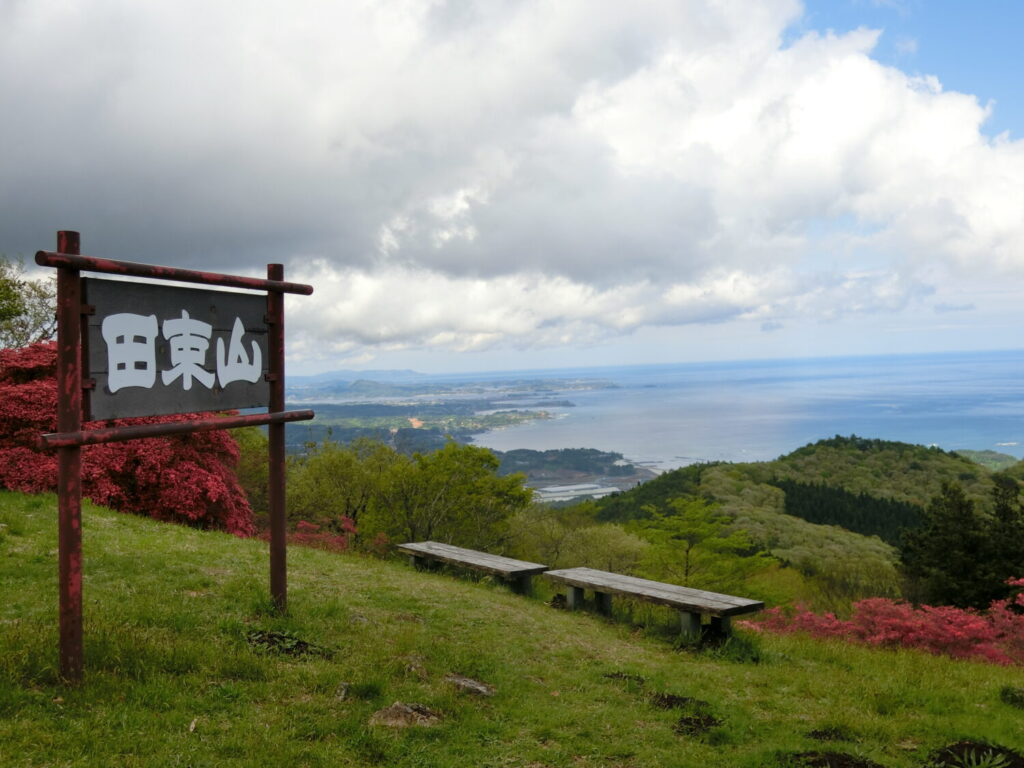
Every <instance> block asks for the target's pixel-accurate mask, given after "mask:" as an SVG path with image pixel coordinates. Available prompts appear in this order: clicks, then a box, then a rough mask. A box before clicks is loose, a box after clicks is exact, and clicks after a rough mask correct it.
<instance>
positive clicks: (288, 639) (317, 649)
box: [245, 629, 334, 659]
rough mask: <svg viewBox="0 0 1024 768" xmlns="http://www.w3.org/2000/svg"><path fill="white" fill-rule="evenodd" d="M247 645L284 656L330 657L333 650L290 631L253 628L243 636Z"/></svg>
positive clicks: (257, 649)
mask: <svg viewBox="0 0 1024 768" xmlns="http://www.w3.org/2000/svg"><path fill="white" fill-rule="evenodd" d="M245 639H246V642H248V643H249V647H250V648H252V649H253V650H256V651H262V652H264V653H279V654H282V655H284V656H296V657H299V656H320V657H322V658H325V659H329V658H331V656H333V655H334V654H333V652H332V651H330V650H329V649H327V648H324V647H323V646H320V645H316V644H315V643H310V642H307V641H305V640H301V639H299V638H298V637H296V636H295V635H293V634H291V633H290V632H270V631H267V630H263V629H254V630H252V631H251V632H249V633H247V634H246V636H245Z"/></svg>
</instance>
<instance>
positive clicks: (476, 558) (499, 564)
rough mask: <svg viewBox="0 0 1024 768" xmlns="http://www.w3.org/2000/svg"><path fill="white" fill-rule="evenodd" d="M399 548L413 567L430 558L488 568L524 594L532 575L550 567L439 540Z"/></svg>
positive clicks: (403, 545) (424, 563)
mask: <svg viewBox="0 0 1024 768" xmlns="http://www.w3.org/2000/svg"><path fill="white" fill-rule="evenodd" d="M397 548H398V551H399V552H403V553H405V554H407V555H409V562H410V563H412V565H413V567H414V568H423V567H425V566H426V565H427V563H428V562H429V561H438V562H441V563H448V564H449V565H459V566H462V567H464V568H472V569H474V570H477V571H486V572H487V573H493V574H495V575H496V576H499V577H501V578H502V579H504V580H505V581H507V582H508V583H509V586H511V587H512V591H513V592H518V593H520V594H524V593H526V592H529V591H530V577H531V576H533V575H534V574H538V573H543V572H544V571H546V570H547V569H548V567H547V566H546V565H541V564H540V563H528V562H526V561H525V560H513V559H512V558H511V557H501V556H500V555H492V554H489V553H487V552H478V551H477V550H475V549H465V548H463V547H454V546H452V545H451V544H441V543H440V542H437V541H419V542H410V543H407V544H399V545H398V547H397Z"/></svg>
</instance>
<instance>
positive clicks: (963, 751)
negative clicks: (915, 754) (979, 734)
mask: <svg viewBox="0 0 1024 768" xmlns="http://www.w3.org/2000/svg"><path fill="white" fill-rule="evenodd" d="M983 761H987V762H983ZM966 765H991V766H993V768H1024V755H1022V754H1021V753H1020V752H1016V751H1014V750H1012V749H1010V748H1009V747H1000V746H999V745H997V744H987V743H985V742H983V741H958V742H955V743H953V744H947V745H946V746H944V747H942V748H941V749H937V750H935V751H934V752H932V753H931V754H930V755H928V766H929V768H944V767H945V766H955V768H961V767H962V766H966Z"/></svg>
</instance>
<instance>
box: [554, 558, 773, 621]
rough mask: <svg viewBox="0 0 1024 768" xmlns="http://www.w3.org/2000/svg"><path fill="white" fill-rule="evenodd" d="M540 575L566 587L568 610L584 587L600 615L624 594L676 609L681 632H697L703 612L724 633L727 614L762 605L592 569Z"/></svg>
mask: <svg viewBox="0 0 1024 768" xmlns="http://www.w3.org/2000/svg"><path fill="white" fill-rule="evenodd" d="M544 577H545V578H547V579H551V580H552V581H556V582H561V583H563V584H566V585H568V586H569V590H568V594H567V595H566V600H567V602H568V605H569V608H571V609H572V608H578V607H580V606H582V604H583V597H584V590H586V589H589V590H592V591H593V592H594V596H595V599H596V602H597V608H598V610H599V611H600V612H601V613H604V614H608V613H610V612H611V596H612V595H625V596H627V597H632V598H636V599H638V600H643V601H645V602H648V603H656V604H658V605H668V606H671V607H673V608H677V609H678V610H679V614H680V620H681V624H682V631H683V633H685V634H699V633H700V627H701V617H702V616H704V615H707V616H710V617H711V629H712V631H714V632H718V633H722V634H726V633H728V632H729V631H730V628H731V627H730V619H731V617H733V616H737V615H741V614H744V613H754V612H756V611H760V610H762V609H763V608H764V603H762V602H761V601H759V600H749V599H747V598H745V597H734V596H732V595H723V594H719V593H717V592H706V591H704V590H702V589H692V588H690V587H680V586H677V585H675V584H665V583H663V582H660V581H651V580H649V579H640V578H637V577H635V576H624V575H622V574H620V573H611V572H609V571H598V570H595V569H593V568H566V569H563V570H556V571H547V572H545V573H544Z"/></svg>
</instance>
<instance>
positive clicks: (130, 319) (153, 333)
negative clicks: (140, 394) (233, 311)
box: [100, 310, 263, 393]
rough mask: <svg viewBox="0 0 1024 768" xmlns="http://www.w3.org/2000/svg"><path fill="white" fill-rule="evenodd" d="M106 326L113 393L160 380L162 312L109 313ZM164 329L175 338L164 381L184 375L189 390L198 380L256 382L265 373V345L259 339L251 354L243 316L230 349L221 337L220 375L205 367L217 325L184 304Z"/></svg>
mask: <svg viewBox="0 0 1024 768" xmlns="http://www.w3.org/2000/svg"><path fill="white" fill-rule="evenodd" d="M100 332H101V334H102V336H103V340H104V341H105V342H106V344H107V386H108V387H109V389H110V391H111V393H115V392H117V391H118V390H119V389H124V388H125V387H143V388H145V389H151V388H152V387H153V385H154V384H156V374H157V369H156V339H157V336H158V335H159V333H160V329H158V324H157V318H156V315H138V314H134V313H130V312H121V313H118V314H114V315H108V316H107V317H105V318H103V322H102V324H101V326H100ZM162 333H163V337H164V338H165V339H166V340H167V341H168V342H169V345H170V357H171V367H170V368H169V369H168V370H164V371H160V380H161V381H162V382H163V383H164V385H170V384H173V383H174V382H176V381H177V380H178V379H181V386H182V388H183V389H185V390H186V391H188V390H190V389H192V382H193V381H198V382H199V383H200V384H202V385H203V386H204V387H206V388H207V389H212V388H213V385H214V383H215V382H216V383H219V384H220V386H221V387H225V386H227V385H228V384H230V383H231V382H233V381H248V382H250V383H255V382H257V381H258V380H259V378H260V376H261V375H262V370H263V354H262V351H261V350H260V347H259V344H258V343H257V342H256V341H252V346H251V350H252V355H251V357H250V356H249V355H248V354H247V353H246V350H245V344H244V343H243V337H244V336H245V327H244V326H243V325H242V321H241V319H240V318H238V317H236V318H235V323H234V325H233V326H232V329H231V339H230V340H229V341H228V344H227V350H225V349H224V340H223V339H217V354H216V368H217V373H216V375H214V374H213V372H211V371H208V370H206V368H204V366H205V364H206V354H207V351H208V350H209V348H210V339H211V337H212V335H213V326H212V325H210V324H209V323H205V322H203V321H202V320H196V319H194V318H192V317H189V314H188V312H187V311H185V310H182V311H181V317H178V318H172V319H170V320H165V321H164V323H163V328H162Z"/></svg>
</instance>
